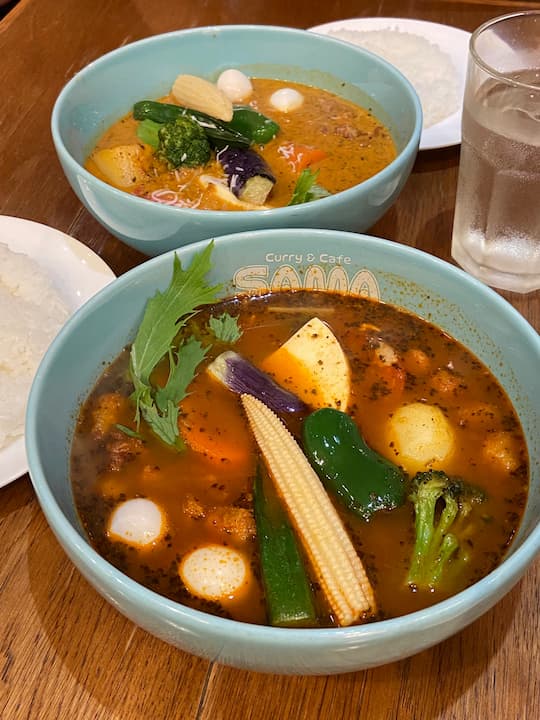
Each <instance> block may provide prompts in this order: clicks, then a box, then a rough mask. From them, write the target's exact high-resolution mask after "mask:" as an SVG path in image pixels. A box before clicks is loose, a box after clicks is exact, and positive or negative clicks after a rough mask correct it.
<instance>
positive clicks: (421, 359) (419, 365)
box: [403, 348, 431, 375]
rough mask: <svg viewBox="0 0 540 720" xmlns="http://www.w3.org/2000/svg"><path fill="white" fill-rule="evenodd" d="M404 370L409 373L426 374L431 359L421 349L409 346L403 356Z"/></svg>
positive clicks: (429, 368)
mask: <svg viewBox="0 0 540 720" xmlns="http://www.w3.org/2000/svg"><path fill="white" fill-rule="evenodd" d="M403 364H404V367H405V370H406V371H407V372H408V373H410V374H411V375H427V374H428V373H429V372H430V370H431V360H430V358H429V356H428V355H426V353H425V352H424V351H423V350H420V349H419V348H411V349H410V350H407V352H406V353H405V355H404V356H403Z"/></svg>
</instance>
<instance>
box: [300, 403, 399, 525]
mask: <svg viewBox="0 0 540 720" xmlns="http://www.w3.org/2000/svg"><path fill="white" fill-rule="evenodd" d="M303 440H304V450H305V453H306V455H307V457H308V459H309V461H310V462H311V464H312V466H313V468H314V470H315V471H316V473H317V474H318V475H319V477H320V479H321V481H322V483H323V485H324V486H325V487H326V489H327V490H329V491H330V492H332V493H333V494H335V495H337V497H338V498H339V499H340V500H341V502H342V503H343V504H344V505H345V506H346V507H347V508H349V510H351V511H352V512H354V513H355V514H356V515H359V516H360V517H362V518H364V520H369V518H370V517H371V516H372V515H373V513H374V512H377V511H378V510H392V509H394V508H396V507H398V506H399V505H401V504H402V503H403V502H404V500H405V492H404V479H405V476H404V473H403V472H402V470H401V469H400V468H398V467H397V466H396V465H394V464H393V463H391V462H390V461H389V460H386V458H383V457H382V456H381V455H379V454H378V453H377V452H375V451H374V450H372V449H371V448H370V447H368V445H366V442H365V440H364V438H363V437H362V435H361V434H360V432H359V431H358V428H357V426H356V424H355V423H354V421H353V420H352V418H350V417H349V416H348V415H347V414H346V413H344V412H341V410H335V409H333V408H321V409H320V410H316V411H315V412H314V413H311V415H309V416H308V417H307V418H306V419H305V421H304V426H303Z"/></svg>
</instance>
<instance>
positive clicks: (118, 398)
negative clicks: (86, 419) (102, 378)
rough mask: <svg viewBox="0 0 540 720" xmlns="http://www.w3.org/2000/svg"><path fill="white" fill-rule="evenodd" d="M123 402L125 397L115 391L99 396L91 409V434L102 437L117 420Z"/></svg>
mask: <svg viewBox="0 0 540 720" xmlns="http://www.w3.org/2000/svg"><path fill="white" fill-rule="evenodd" d="M125 403H126V398H124V397H122V395H120V394H119V393H115V392H112V393H106V394H105V395H102V396H101V397H100V398H99V400H98V401H97V403H96V405H95V406H94V408H93V410H92V434H93V435H94V437H95V438H97V439H98V440H101V439H103V438H104V437H105V435H107V434H108V433H109V432H110V431H111V429H112V428H113V427H114V426H115V425H116V423H117V422H119V418H120V412H121V409H122V407H124V405H125Z"/></svg>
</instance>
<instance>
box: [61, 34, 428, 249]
mask: <svg viewBox="0 0 540 720" xmlns="http://www.w3.org/2000/svg"><path fill="white" fill-rule="evenodd" d="M231 68H232V69H234V70H239V71H241V72H242V73H244V74H245V75H246V76H249V77H250V78H253V77H255V78H270V79H275V80H281V81H283V82H285V83H293V82H298V83H302V84H303V85H309V86H313V87H315V88H321V89H323V90H326V91H328V92H330V93H333V94H334V95H339V96H341V97H343V98H345V99H346V100H348V101H350V102H351V103H354V104H356V105H358V106H361V107H363V108H365V109H369V111H370V112H372V113H373V115H374V116H376V117H377V118H379V119H380V121H381V122H382V123H383V124H384V125H385V126H386V128H388V131H389V133H390V135H391V137H392V139H393V142H394V144H395V150H396V152H397V155H396V157H395V159H394V160H392V161H391V162H390V163H389V164H388V165H386V166H385V167H382V169H380V170H379V171H378V172H376V173H375V174H374V175H373V176H371V177H369V178H368V179H366V180H364V181H363V182H360V183H358V181H356V184H355V176H354V175H353V176H352V177H351V182H350V185H349V184H347V185H346V186H345V187H347V188H348V189H344V190H342V191H340V192H335V193H333V194H332V195H331V196H330V197H323V198H321V199H319V200H317V201H313V202H304V203H302V204H294V205H289V206H287V203H286V202H285V203H284V206H281V205H280V206H279V207H271V208H270V209H268V208H267V207H265V206H264V205H263V206H261V209H258V208H257V207H256V206H254V207H253V209H248V210H245V209H244V210H227V209H226V210H222V209H207V210H202V209H199V208H198V207H197V206H190V205H184V206H182V207H177V206H174V204H170V203H169V204H166V202H165V200H164V199H163V198H169V197H170V193H166V194H165V195H163V194H161V195H160V197H161V198H162V199H161V201H160V202H151V201H149V200H148V199H146V197H140V196H138V195H137V194H130V193H128V192H124V190H121V189H118V188H117V187H114V186H112V185H110V184H107V183H106V182H104V181H103V179H102V178H100V177H96V176H95V175H94V174H92V173H91V172H89V171H88V169H87V167H86V166H85V161H86V160H87V158H88V156H89V154H90V153H91V151H92V149H93V148H94V146H95V143H96V142H97V141H98V138H100V137H101V136H102V134H103V133H104V132H105V131H106V130H107V129H108V128H109V127H110V126H111V125H112V124H113V123H115V122H116V121H118V120H120V119H121V118H123V117H124V116H125V115H126V114H127V113H129V112H130V111H131V110H132V108H133V105H134V103H137V102H138V101H141V100H145V99H148V100H157V99H160V98H163V97H164V96H166V95H167V94H168V93H169V92H170V90H171V86H172V85H173V82H174V80H175V78H176V77H177V76H178V75H179V74H188V75H195V76H198V77H201V78H204V79H206V80H208V81H211V82H212V83H215V82H216V81H217V80H218V78H219V76H220V74H221V72H223V71H224V70H227V69H231ZM248 101H249V98H248V99H247V100H246V102H248ZM242 102H243V101H242ZM241 104H242V103H241ZM244 104H245V103H244ZM293 114H294V113H292V112H289V113H277V115H276V116H275V117H276V119H278V120H279V119H280V118H283V124H285V123H286V122H287V115H288V116H289V117H290V116H291V115H293ZM314 114H315V113H314ZM316 115H317V117H318V118H319V120H320V122H321V123H322V122H325V121H328V119H329V117H330V115H332V113H330V112H329V111H328V109H327V112H326V113H325V112H324V110H323V109H319V110H318V111H317V113H316ZM280 122H281V121H280ZM421 127H422V111H421V107H420V103H419V100H418V97H417V95H416V93H415V91H414V89H413V88H412V86H411V85H410V83H409V82H408V81H407V80H406V79H405V78H404V77H403V76H402V75H401V74H400V73H399V72H398V71H397V70H396V69H395V68H394V67H393V66H391V65H390V64H389V63H387V62H386V61H384V60H382V59H381V58H379V57H377V56H375V55H373V54H371V53H369V52H367V51H364V50H362V49H361V48H358V47H355V46H353V45H350V44H348V43H344V42H341V41H338V40H334V39H332V38H327V37H324V36H321V35H316V34H315V33H310V32H307V31H303V30H295V29H292V28H281V27H271V26H253V25H243V26H216V27H203V28H194V29H190V30H182V31H178V32H172V33H168V34H165V35H157V36H152V37H149V38H146V39H144V40H140V41H138V42H135V43H132V44H129V45H127V46H124V47H121V48H118V49H116V50H113V51H112V52H110V53H108V54H107V55H104V56H103V57H101V58H99V59H97V60H96V61H94V62H93V63H91V64H90V65H88V66H87V67H85V68H83V69H82V70H81V71H80V72H78V73H77V74H76V75H75V76H74V77H73V78H72V79H71V80H70V81H69V82H68V83H67V85H66V86H65V87H64V89H63V90H62V92H61V93H60V95H59V97H58V99H57V101H56V103H55V107H54V110H53V115H52V135H53V140H54V144H55V147H56V151H57V153H58V157H59V160H60V163H61V165H62V168H63V170H64V172H65V174H66V177H67V179H68V181H69V183H70V184H71V186H72V188H73V190H74V191H75V193H76V194H77V196H78V197H79V199H80V201H81V202H82V203H83V204H84V205H85V207H86V208H87V209H88V210H89V211H90V212H91V213H92V214H93V215H94V217H96V218H97V220H98V221H99V222H100V223H101V224H102V225H104V226H105V227H106V228H107V229H108V230H109V231H110V232H111V233H112V234H113V235H115V236H116V237H118V238H120V239H121V240H123V241H124V242H125V243H126V244H128V245H131V246H132V247H134V248H136V249H137V250H139V251H141V252H142V253H144V254H146V255H157V254H159V253H162V252H165V251H167V250H172V249H174V248H177V247H180V246H182V245H184V244H186V243H188V242H194V241H197V240H202V239H205V238H209V237H212V236H215V235H224V234H227V233H233V232H239V231H243V230H254V229H262V228H275V227H313V228H317V227H322V228H337V229H340V230H351V231H355V232H365V231H366V230H367V229H368V228H369V227H371V226H372V225H373V224H374V223H375V222H376V221H377V220H378V219H379V218H380V217H381V216H382V215H383V213H384V212H386V210H387V209H388V208H389V207H390V206H391V205H392V204H393V203H394V201H395V200H396V198H397V197H398V195H399V193H400V192H401V190H402V188H403V186H404V184H405V182H406V180H407V178H408V177H409V174H410V171H411V169H412V166H413V163H414V160H415V157H416V153H417V150H418V145H419V140H420V132H421ZM335 130H336V131H337V132H338V133H342V134H343V133H345V134H347V130H346V129H345V128H344V127H341V128H335ZM332 132H334V131H332ZM282 134H283V133H282ZM284 137H286V133H285V134H284ZM299 140H301V138H299ZM124 142H125V140H124ZM303 142H304V143H306V142H307V145H309V146H311V143H310V141H309V140H308V141H306V140H305V139H304V140H303ZM340 142H342V143H344V142H348V143H349V144H350V147H352V148H353V149H354V151H355V152H356V151H358V149H359V148H362V146H363V145H362V143H363V142H364V141H363V139H362V137H361V136H359V137H358V138H357V139H354V138H353V139H351V138H349V139H348V140H347V139H346V138H344V137H341V138H340ZM284 147H285V150H286V148H287V144H285V146H284ZM135 150H136V147H135ZM285 150H284V152H285ZM345 159H346V160H348V162H347V163H341V165H340V167H342V168H343V166H344V165H345V164H347V165H350V153H348V154H347V155H346V157H345ZM325 162H327V160H323V161H322V163H323V165H321V168H319V169H320V170H321V173H323V172H324V163H325ZM317 167H318V166H316V165H314V166H313V168H314V170H315V169H316V168H317ZM270 169H271V170H273V166H272V167H271V168H270ZM327 172H332V174H335V173H333V171H330V170H329V171H327ZM351 172H352V171H351ZM205 175H207V171H205ZM130 177H131V176H130ZM321 177H322V175H321ZM278 182H279V178H278ZM158 187H159V186H158ZM276 187H277V185H276ZM155 192H159V193H161V192H162V191H161V189H160V190H159V191H155ZM155 192H154V194H153V195H152V197H154V198H155V197H156V195H155ZM171 202H172V201H171Z"/></svg>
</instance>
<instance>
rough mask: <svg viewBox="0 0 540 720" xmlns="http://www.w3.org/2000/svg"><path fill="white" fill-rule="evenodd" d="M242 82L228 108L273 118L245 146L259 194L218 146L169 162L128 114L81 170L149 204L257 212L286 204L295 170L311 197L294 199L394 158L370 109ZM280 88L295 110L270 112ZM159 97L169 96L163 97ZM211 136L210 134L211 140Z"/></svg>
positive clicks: (346, 182)
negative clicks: (196, 160)
mask: <svg viewBox="0 0 540 720" xmlns="http://www.w3.org/2000/svg"><path fill="white" fill-rule="evenodd" d="M250 82H251V90H250V93H249V97H248V98H246V99H245V101H243V103H242V104H241V105H240V106H238V105H235V108H238V107H241V108H245V107H248V108H250V109H251V110H253V111H257V112H258V113H260V114H261V115H262V116H264V118H267V119H268V120H270V121H271V122H272V123H274V127H275V130H274V132H275V134H274V135H272V133H270V134H269V135H267V136H262V135H257V136H256V137H255V139H254V140H253V142H252V143H251V147H250V151H252V152H254V153H256V155H257V156H258V157H259V158H260V159H262V161H263V162H264V165H265V167H266V170H267V174H269V175H271V176H272V180H273V182H272V183H271V185H270V186H269V187H271V189H270V190H269V193H268V194H267V195H265V194H264V193H263V195H262V196H259V195H258V194H257V195H253V194H251V195H250V194H249V193H248V194H247V195H246V196H245V197H244V196H243V195H242V193H241V192H240V190H239V188H237V187H236V186H234V184H233V183H234V171H235V166H234V165H233V171H231V172H227V171H226V167H229V166H227V165H225V166H224V162H223V157H224V156H223V152H222V153H221V154H220V152H219V147H212V152H211V154H210V156H209V158H208V161H207V162H204V163H201V164H198V165H195V166H188V165H187V164H183V163H181V162H180V163H179V164H178V165H176V166H175V167H172V166H171V163H168V162H164V161H163V157H162V156H160V154H159V151H156V149H155V148H152V147H151V146H150V145H148V144H146V143H144V142H142V141H141V137H140V135H138V128H139V126H140V122H139V121H138V120H136V119H134V115H133V113H130V114H129V115H127V116H125V117H123V118H122V119H121V120H119V121H118V122H116V123H115V124H114V125H112V126H111V127H110V128H109V129H108V130H107V131H106V132H105V133H104V135H103V136H102V137H101V138H100V139H99V141H98V143H97V145H96V147H95V149H94V150H93V152H92V153H91V154H90V156H89V157H88V159H87V162H86V168H87V169H88V170H89V171H90V172H91V173H92V174H94V175H96V176H97V177H99V178H100V179H101V180H104V181H105V182H107V183H109V184H112V185H114V186H116V187H118V188H119V189H122V190H125V191H127V192H130V193H132V194H135V195H138V196H140V197H144V198H147V199H149V200H153V201H155V202H161V203H165V204H168V205H176V206H179V207H190V208H198V209H209V210H257V209H263V208H274V207H283V206H285V205H288V204H290V203H291V201H292V199H293V195H295V188H296V187H297V183H298V182H299V178H300V176H301V175H302V173H304V178H305V176H306V174H307V175H308V177H311V178H312V180H315V178H316V187H315V194H313V195H311V194H307V195H306V194H304V195H301V196H299V195H298V194H296V195H295V197H296V199H295V201H294V202H304V201H306V200H309V199H315V198H316V197H319V196H321V194H333V193H337V192H340V191H342V190H346V189H347V188H350V187H352V186H353V185H356V184H357V183H360V182H362V181H364V180H366V179H367V178H370V177H371V176H373V175H375V174H376V173H378V172H379V171H380V170H382V169H383V168H384V167H386V166H387V165H388V164H389V163H390V162H392V160H394V158H395V157H396V154H397V153H396V147H395V144H394V141H393V139H392V137H391V134H390V132H389V130H388V128H386V127H385V126H384V125H383V123H382V122H381V121H380V120H379V119H378V118H377V117H376V116H375V115H374V114H373V113H372V111H371V109H370V108H363V107H360V106H358V105H356V104H354V103H352V102H349V101H348V100H346V99H344V98H341V97H339V96H337V95H335V94H333V93H330V92H327V91H325V90H322V89H319V88H316V87H311V86H307V85H303V84H300V83H290V82H287V83H285V82H283V81H280V80H272V79H266V78H253V79H251V81H250ZM284 90H285V91H286V92H289V91H291V92H293V93H296V94H297V96H299V97H300V98H301V103H300V105H299V106H298V107H296V106H294V107H290V108H287V107H286V108H285V109H278V108H276V107H275V106H274V105H273V104H272V99H273V98H275V97H276V96H275V93H276V92H279V91H284ZM295 97H296V96H295ZM160 102H163V103H167V104H176V102H177V101H176V100H175V98H174V96H173V95H169V96H167V97H164V98H162V99H161V101H160ZM158 112H159V108H158ZM235 112H236V110H235ZM152 117H154V116H152ZM203 126H204V122H203ZM243 127H244V126H243ZM260 137H263V141H261V140H260V139H259V138H260ZM214 140H215V139H214V138H211V144H213V143H214ZM252 159H253V158H251V160H250V162H252ZM175 164H176V162H175ZM242 164H243V160H242ZM263 174H264V172H263ZM317 190H318V192H317ZM242 198H243V199H242Z"/></svg>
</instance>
